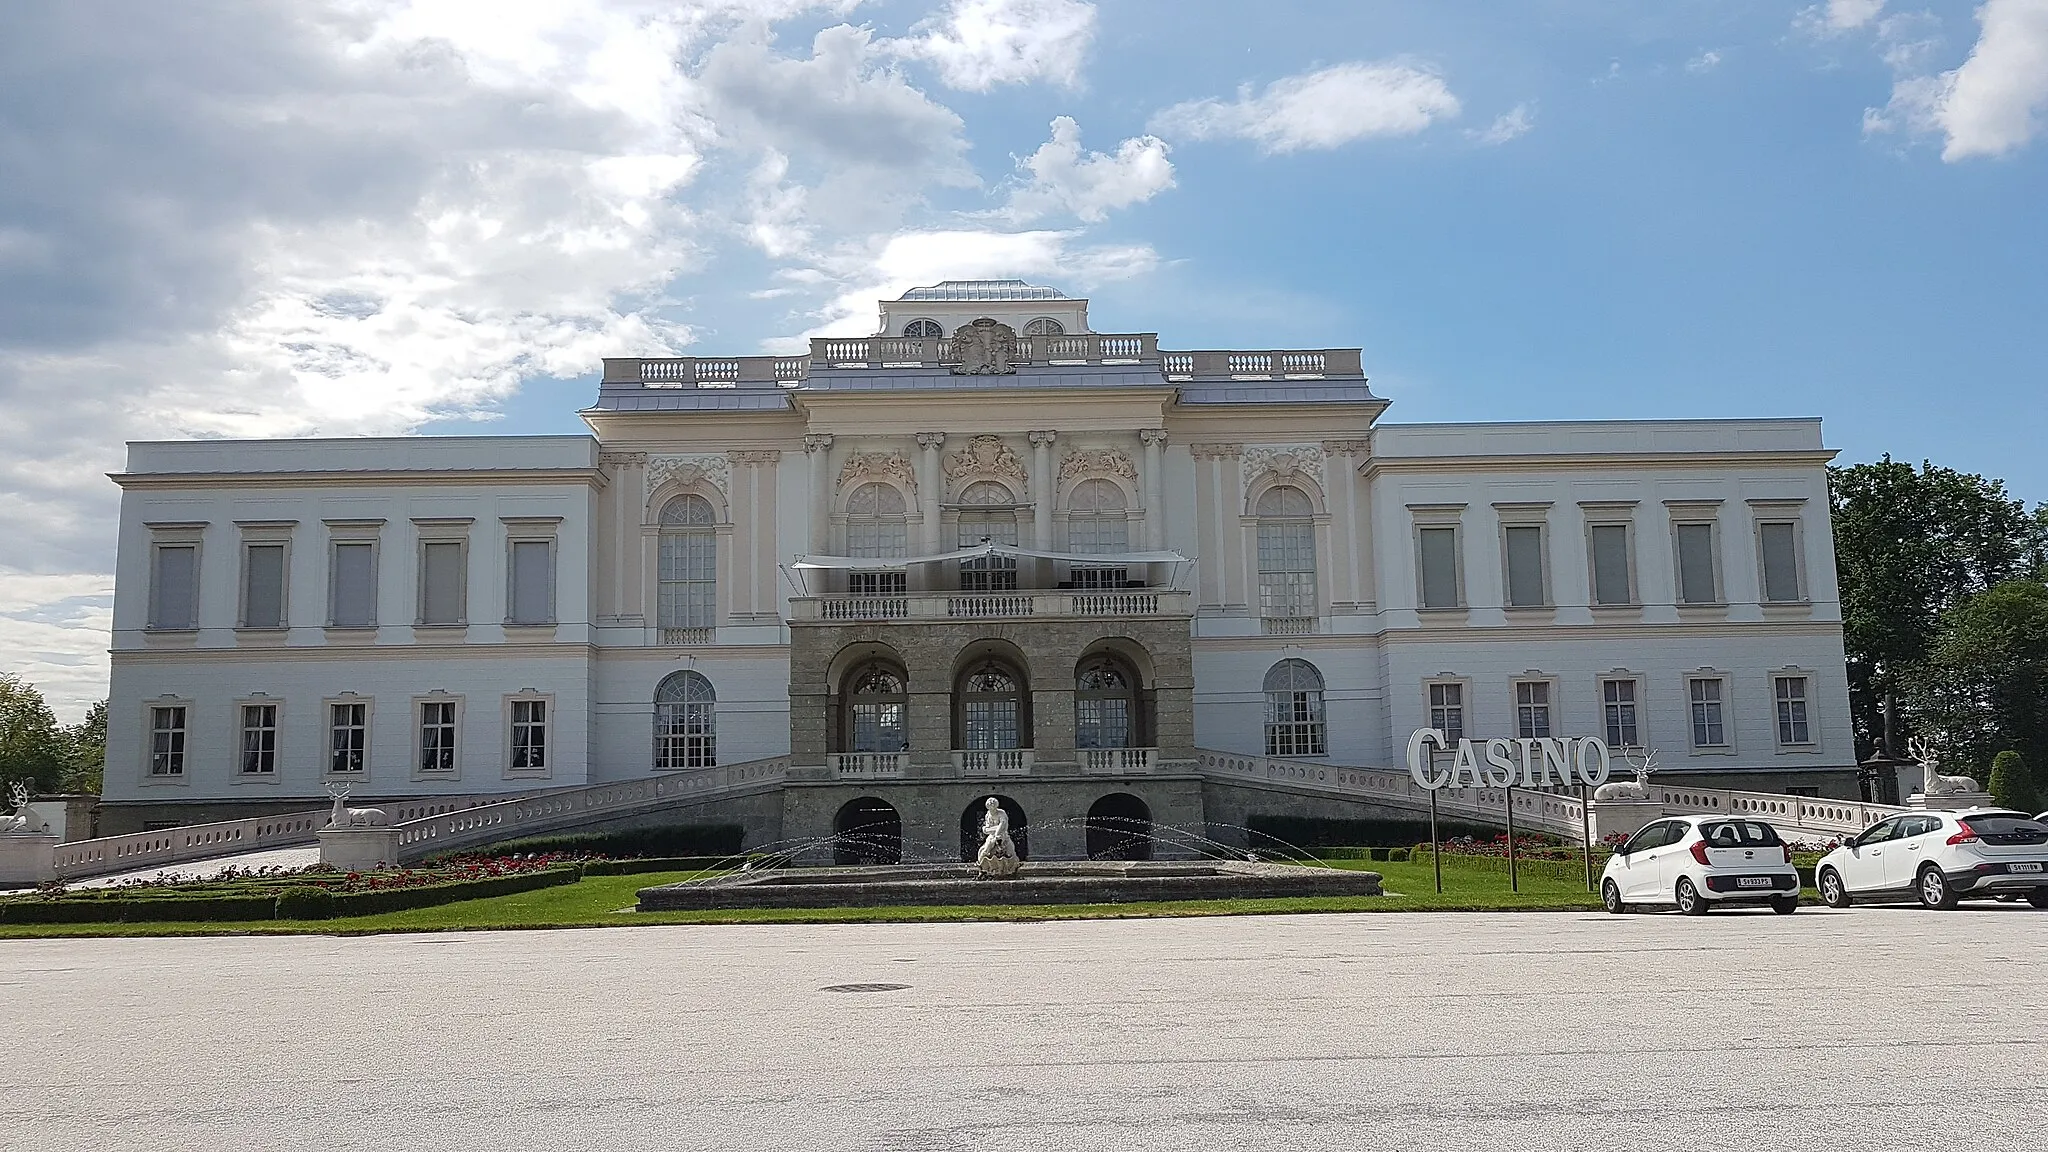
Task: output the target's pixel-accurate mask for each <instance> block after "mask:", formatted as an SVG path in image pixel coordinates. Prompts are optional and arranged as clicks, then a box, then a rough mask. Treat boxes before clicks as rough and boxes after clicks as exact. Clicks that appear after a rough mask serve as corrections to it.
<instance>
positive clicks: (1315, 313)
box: [0, 0, 2048, 718]
mask: <svg viewBox="0 0 2048 1152" xmlns="http://www.w3.org/2000/svg"><path fill="white" fill-rule="evenodd" d="M2044 203H2048V0H1985V2H1983V3H1981V4H1974V5H1973V4H1970V3H1948V2H1941V0H1930V2H1926V3H1899V2H1897V0H1821V2H1819V3H1799V2H1796V0H1795V2H1766V0H1662V2H1660V3H1656V4H1642V3H1637V2H1634V0H1575V2H1565V0H1518V2H1516V3H1501V2H1499V0H1489V2H1484V3H1481V2H1476V0H1407V2H1401V3H1396V2H1392V0H1313V2H1311V0H1265V2H1263V3H1261V4H1259V5H1256V6H1247V5H1244V4H1242V3H1226V2H1222V0H1102V2H1101V3H1089V2H1087V0H916V2H898V0H874V2H860V0H816V2H813V0H699V2H695V3H677V2H673V0H668V2H657V0H609V2H607V0H546V2H518V0H477V2H463V0H298V2H295V3H292V4H276V3H268V2H262V0H249V2H230V0H181V2H180V3H178V4H174V5H173V4H162V3H157V2H155V0H127V2H114V0H73V2H68V3H62V4H58V3H13V4H5V5H0V671H15V672H19V673H21V674H22V675H24V676H25V677H26V678H27V679H28V680H30V681H31V682H34V683H36V684H37V685H38V686H40V687H41V688H42V690H43V691H44V692H45V694H46V695H47V696H48V697H49V699H50V700H51V702H52V704H53V705H55V706H56V707H57V709H58V710H59V712H60V714H62V715H64V716H66V717H67V718H75V717H76V716H77V715H78V714H79V713H80V712H81V711H82V710H83V708H84V707H85V705H86V704H87V703H88V702H90V701H92V700H95V699H98V698H100V697H102V696H104V695H105V693H106V670H107V657H106V648H107V644H108V636H107V628H108V624H109V620H110V617H111V602H112V588H113V578H112V576H111V573H112V571H113V560H114V541H115V518H116V514H117V508H118V500H119V492H118V489H116V488H115V486H114V485H113V484H112V483H111V482H110V481H108V480H107V479H106V478H105V474H106V473H108V472H116V471H119V470H120V468H121V466H122V461H123V458H124V443H125V442H126V441H129V440H147V439H165V438H180V437H207V436H228V437H242V436H307V435H328V436H350V435H365V434H400V433H424V434H433V433H471V434H474V433H479V432H488V433H550V432H582V431H585V428H584V426H583V425H582V423H581V421H580V420H579V419H578V418H577V416H576V410H577V409H578V408H581V407H583V406H584V405H585V404H587V403H588V402H589V401H590V399H591V397H592V396H593V395H594V391H595V387H596V385H595V380H596V371H597V367H598V362H599V360H600V358H601V357H604V356H607V355H612V356H618V355H661V354H674V353H685V352H688V353H701V354H707V355H731V354H745V353H754V352H761V351H783V350H789V349H793V348H798V347H802V346H803V343H804V340H805V338H806V337H807V336H809V335H813V334H821V333H844V334H860V333H865V332H868V331H871V330H872V328H873V326H874V322H875V317H876V309H875V303H874V302H875V301H876V300H877V299H880V298H882V297H884V296H893V295H895V294H897V293H898V292H900V291H901V290H902V289H904V288H908V287H911V286H914V285H917V284H927V283H931V282H933V281H936V280H939V279H943V278H947V277H979V276H1018V277H1023V278H1026V279H1029V280H1032V281H1034V282H1038V283H1047V284H1052V285H1054V286H1056V287H1059V288H1061V289H1063V290H1065V291H1066V292H1068V293H1069V294H1070V295H1086V296H1088V297H1090V298H1091V300H1092V301H1093V303H1092V305H1091V309H1090V318H1091V320H1092V321H1093V322H1094V324H1095V325H1096V326H1097V327H1098V328H1100V329H1102V330H1105V331H1127V332H1128V331H1154V332H1158V333H1159V334H1160V340H1161V343H1162V345H1163V346H1166V347H1171V348H1253V349H1265V348H1286V347H1309V348H1321V347H1354V346H1356V347H1362V348H1363V349H1364V363H1365V368H1366V373H1367V375H1368V377H1370V378H1371V380H1372V382H1373V385H1374V388H1375V390H1376V391H1378V392H1379V393H1380V394H1381V395H1384V396H1386V397H1388V398H1389V399H1391V400H1392V401H1393V406H1392V408H1391V409H1390V411H1389V413H1388V415H1387V416H1386V418H1385V419H1386V420H1388V421H1432V420H1535V419H1552V418H1566V419H1626V418H1666V417H1718V416H1737V417H1769V416H1819V417H1822V418H1823V420H1824V422H1825V423H1824V435H1825V436H1826V439H1827V441H1828V443H1829V445H1830V446H1832V447H1834V448H1836V449H1838V450H1839V451H1840V452H1841V454H1842V455H1841V457H1840V459H1841V460H1842V461H1844V462H1850V461H1859V460H1871V459H1876V458H1878V457H1879V456H1881V455H1883V454H1886V453H1889V454H1891V455H1893V456H1895V457H1898V458H1902V459H1908V460H1915V461H1917V460H1920V459H1932V460H1934V461H1936V462H1938V463H1942V464H1946V465H1950V466H1952V467H1956V468H1961V469H1964V470H1967V471H1973V472H1980V473H1983V474H1985V475H1988V476H1993V477H2001V478H2003V479H2004V480H2005V481H2006V483H2007V485H2008V487H2009V489H2010V490H2011V491H2012V492H2013V493H2014V494H2016V495H2018V496H2021V497H2023V498H2025V499H2027V500H2029V501H2030V502H2032V501H2040V500H2048V452H2044V451H2043V441H2044V439H2048V438H2044V435H2043V433H2044V432H2048V416H2044V415H2043V410H2044V408H2048V404H2044V402H2043V397H2044V395H2048V379H2044V378H2048V371H2044V368H2048V323H2044V322H2043V314H2044V305H2048V260H2044V256H2048V213H2044V211H2043V207H2042V206H2043V204H2044Z"/></svg>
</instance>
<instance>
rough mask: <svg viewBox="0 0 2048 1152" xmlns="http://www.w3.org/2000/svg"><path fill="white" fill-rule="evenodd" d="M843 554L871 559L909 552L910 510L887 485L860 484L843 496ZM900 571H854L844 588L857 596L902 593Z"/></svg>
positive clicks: (902, 576) (895, 491) (901, 575)
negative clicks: (844, 500)
mask: <svg viewBox="0 0 2048 1152" xmlns="http://www.w3.org/2000/svg"><path fill="white" fill-rule="evenodd" d="M846 554H847V555H848V556H861V557H866V558H870V559H892V558H896V557H902V556H908V555H910V510H909V508H908V507H907V506H906V505H905V503H904V500H903V493H902V492H900V491H898V490H897V489H896V488H895V486H893V485H889V484H863V485H861V486H860V487H858V488H856V489H854V490H853V492H852V494H851V495H849V496H847V498H846ZM906 586H907V585H906V584H905V581H904V574H903V573H902V572H853V573H850V574H848V576H847V578H846V590H847V591H848V592H851V593H853V594H854V595H856V596H882V595H901V594H902V593H903V591H904V589H905V588H906Z"/></svg>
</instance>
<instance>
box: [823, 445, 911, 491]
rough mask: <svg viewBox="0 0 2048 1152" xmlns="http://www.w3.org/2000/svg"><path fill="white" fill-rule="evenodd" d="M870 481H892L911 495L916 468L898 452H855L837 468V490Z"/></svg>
mask: <svg viewBox="0 0 2048 1152" xmlns="http://www.w3.org/2000/svg"><path fill="white" fill-rule="evenodd" d="M871 481H882V482H884V483H889V482H894V483H896V484H899V485H901V486H902V487H903V490H904V491H905V492H908V493H910V494H911V495H912V496H916V495H917V470H916V469H915V468H913V467H911V465H910V461H909V459H908V458H906V457H905V456H903V454H902V453H899V452H856V453H854V454H853V455H852V456H849V457H847V459H846V465H845V467H842V468H841V469H840V470H839V490H840V491H842V492H844V491H846V490H847V489H849V488H856V487H859V486H860V485H862V484H866V483H869V482H871Z"/></svg>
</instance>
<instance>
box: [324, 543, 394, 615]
mask: <svg viewBox="0 0 2048 1152" xmlns="http://www.w3.org/2000/svg"><path fill="white" fill-rule="evenodd" d="M325 524H326V525H327V613H326V627H327V628H329V629H332V630H335V631H342V632H363V631H372V630H374V629H376V628H377V627H378V626H379V624H380V623H381V621H382V618H383V613H382V611H381V610H380V608H381V604H380V602H381V601H382V599H383V596H382V588H381V584H382V579H383V566H384V542H383V534H384V521H382V520H328V521H325ZM343 547H368V548H369V550H370V573H369V580H370V587H369V593H370V617H369V619H368V620H367V621H366V622H364V623H360V624H357V623H342V622H341V620H340V617H339V614H338V613H337V611H336V609H337V608H339V607H340V603H341V600H340V597H341V560H340V555H339V550H340V549H341V548H343Z"/></svg>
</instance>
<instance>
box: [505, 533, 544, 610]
mask: <svg viewBox="0 0 2048 1152" xmlns="http://www.w3.org/2000/svg"><path fill="white" fill-rule="evenodd" d="M507 600H508V601H509V603H508V604H507V607H508V608H510V609H511V611H510V612H509V614H508V615H507V617H506V623H509V624H552V623H554V619H555V544H554V541H552V540H514V541H513V542H512V594H511V596H509V597H507Z"/></svg>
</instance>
